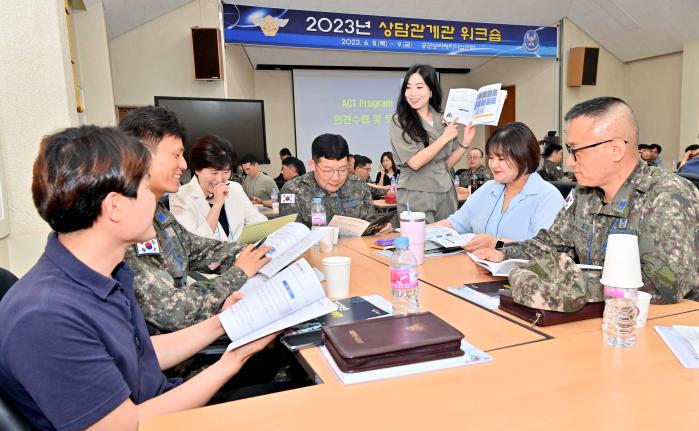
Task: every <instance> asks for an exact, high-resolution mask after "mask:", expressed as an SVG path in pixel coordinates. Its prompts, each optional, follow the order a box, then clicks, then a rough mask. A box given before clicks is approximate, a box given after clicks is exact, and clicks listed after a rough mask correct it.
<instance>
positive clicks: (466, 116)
mask: <svg viewBox="0 0 699 431" xmlns="http://www.w3.org/2000/svg"><path fill="white" fill-rule="evenodd" d="M500 87H501V84H490V85H486V86H484V87H481V88H479V89H478V90H473V89H471V88H452V89H451V90H449V96H448V97H447V104H446V106H445V107H444V119H445V120H447V121H450V122H451V121H454V119H456V120H457V122H458V123H461V124H464V125H468V124H469V123H473V124H474V125H476V124H484V125H487V126H497V125H498V122H499V121H500V113H501V112H502V107H503V105H504V104H505V99H506V98H507V91H505V90H501V89H500Z"/></svg>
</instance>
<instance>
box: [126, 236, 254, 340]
mask: <svg viewBox="0 0 699 431" xmlns="http://www.w3.org/2000/svg"><path fill="white" fill-rule="evenodd" d="M125 260H126V261H127V263H128V264H129V266H130V267H131V269H132V270H133V272H134V290H135V293H136V298H137V300H138V303H139V306H140V308H141V311H142V312H143V315H144V317H145V319H146V320H147V321H148V322H150V323H152V324H153V325H155V326H156V327H157V328H159V329H160V330H162V331H176V330H178V329H182V328H186V327H188V326H191V325H193V324H195V323H198V322H201V321H202V320H205V319H207V318H209V317H211V316H213V315H214V314H216V313H218V312H219V310H220V309H221V306H222V305H223V301H224V300H225V299H226V298H227V297H228V295H230V294H231V293H232V292H233V291H235V290H237V289H239V288H240V287H241V286H242V285H243V284H244V283H245V281H246V280H247V277H246V276H245V274H244V273H243V272H242V271H241V270H240V269H239V268H237V267H233V268H231V269H230V270H229V271H226V272H225V273H224V274H223V275H221V276H220V277H216V278H215V279H213V280H206V281H198V282H196V283H193V284H190V285H188V286H183V287H181V288H178V287H175V284H176V283H175V280H174V279H173V278H172V276H171V275H170V274H169V273H168V272H167V271H166V270H165V269H163V268H160V267H158V266H156V265H153V261H152V260H151V259H147V258H141V257H138V256H136V254H135V252H134V250H133V247H129V248H128V249H127V252H126V257H125Z"/></svg>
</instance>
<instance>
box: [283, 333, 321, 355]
mask: <svg viewBox="0 0 699 431" xmlns="http://www.w3.org/2000/svg"><path fill="white" fill-rule="evenodd" d="M320 332H321V331H311V332H304V333H303V334H287V335H282V337H281V338H280V340H279V341H281V343H282V344H283V345H285V346H286V347H287V349H289V350H291V351H292V352H295V351H297V350H301V349H305V348H306V347H313V346H320V345H321V344H322V343H323V341H322V337H321V333H320Z"/></svg>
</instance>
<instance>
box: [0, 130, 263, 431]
mask: <svg viewBox="0 0 699 431" xmlns="http://www.w3.org/2000/svg"><path fill="white" fill-rule="evenodd" d="M149 166H150V153H149V151H148V150H147V149H146V148H145V147H144V146H142V145H141V144H140V143H139V142H138V141H137V140H136V138H133V137H130V136H127V135H126V134H124V133H123V132H119V131H117V130H114V129H102V128H97V127H94V126H85V127H81V128H73V129H67V130H65V131H62V132H59V133H57V134H55V135H53V136H48V137H46V138H44V140H43V141H42V143H41V147H40V150H39V156H38V158H37V159H36V161H35V163H34V172H33V183H32V193H33V198H34V203H35V205H36V207H37V209H38V211H39V214H40V215H41V217H42V218H43V219H44V220H46V221H47V222H48V223H49V225H50V226H51V228H52V229H53V230H54V231H55V232H53V233H51V234H50V235H49V238H48V243H47V245H46V249H45V251H44V254H43V255H42V256H41V258H40V259H39V261H38V262H37V264H36V265H35V266H34V267H33V268H32V269H31V270H30V271H29V272H28V273H27V274H26V275H25V276H24V277H23V278H22V279H21V280H20V281H18V282H17V283H16V284H15V285H14V286H13V287H12V289H11V290H10V291H9V292H8V293H7V295H6V296H5V298H4V299H3V301H2V302H1V303H0V316H2V317H3V324H2V325H0V393H1V394H2V396H3V398H4V399H7V400H10V402H11V403H12V404H13V405H15V407H17V409H18V410H19V411H20V412H21V413H22V414H23V415H24V416H25V417H26V419H27V420H28V421H29V422H30V423H31V425H32V427H33V428H38V429H65V430H72V429H83V428H86V427H89V426H92V425H96V426H99V427H104V428H111V429H136V427H137V426H138V422H139V420H140V418H142V417H146V416H154V415H160V414H167V413H172V412H175V411H179V410H185V409H189V408H195V407H200V406H202V405H204V404H205V403H206V402H207V401H208V400H209V399H210V398H211V396H212V395H213V394H214V393H215V392H216V391H217V390H218V389H219V388H220V387H221V386H222V385H223V384H224V383H225V382H226V381H228V380H229V379H230V378H231V377H232V376H233V375H234V374H235V373H236V372H237V371H238V370H239V369H240V367H241V366H242V365H243V364H244V363H245V361H246V360H247V359H248V358H249V357H250V355H252V354H253V353H255V352H257V351H258V350H260V349H261V348H262V347H264V346H265V345H266V344H267V343H269V342H270V341H271V339H272V338H273V335H272V336H269V337H265V338H262V339H259V340H257V341H255V342H253V343H250V344H248V345H246V346H243V347H241V348H239V349H236V350H233V351H230V352H227V353H225V354H224V355H223V356H222V357H221V359H220V360H219V361H218V362H216V363H215V364H213V365H212V366H210V367H209V368H207V369H206V370H204V371H202V372H201V373H200V374H199V375H198V376H196V377H194V378H192V379H191V380H189V381H188V382H186V383H182V382H181V380H179V379H167V378H166V377H165V376H164V375H163V374H162V372H161V369H167V368H170V367H172V366H174V365H176V364H178V363H180V362H181V361H182V360H184V359H186V358H187V357H189V356H191V355H193V354H195V353H196V352H198V351H199V350H201V349H202V348H203V347H205V346H206V345H208V344H209V343H211V342H212V341H213V340H215V339H216V338H218V337H219V336H221V335H223V333H224V331H223V328H222V326H221V323H220V321H219V319H218V317H217V316H213V317H211V318H209V319H207V320H205V321H203V322H201V323H199V324H197V325H194V326H192V327H189V328H187V329H184V330H181V331H177V332H173V333H171V334H168V335H161V336H156V337H152V338H151V337H149V335H148V331H147V329H146V325H145V320H144V318H143V314H142V313H141V310H140V309H139V307H138V303H137V301H136V297H135V295H134V291H133V273H132V272H131V270H130V269H129V267H128V266H127V265H126V264H125V263H124V262H123V257H124V251H125V250H126V248H127V247H128V246H129V245H130V244H133V243H135V242H138V241H145V240H147V239H149V238H153V236H154V234H155V232H154V230H153V225H152V223H151V221H152V217H153V212H154V210H155V202H156V201H155V197H154V195H153V193H152V192H151V191H150V176H149V174H148V169H149ZM262 249H263V248H262V247H261V248H260V250H262ZM266 251H267V249H264V250H262V251H260V252H259V253H257V252H256V251H252V250H251V247H249V248H246V249H245V250H244V251H243V253H245V254H247V255H252V257H251V258H256V259H260V258H261V257H262V256H263V255H264V253H266ZM253 253H257V254H253ZM240 297H241V295H240V294H236V295H234V296H233V297H232V298H230V300H228V301H227V304H225V305H230V304H232V303H233V302H235V301H236V300H237V299H239V298H240Z"/></svg>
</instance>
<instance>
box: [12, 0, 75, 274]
mask: <svg viewBox="0 0 699 431" xmlns="http://www.w3.org/2000/svg"><path fill="white" fill-rule="evenodd" d="M0 52H2V53H3V65H2V73H0V94H2V97H0V170H1V172H0V177H2V178H0V180H4V185H5V189H6V193H7V203H8V207H9V217H10V234H9V236H8V237H6V238H3V239H0V250H1V251H0V266H4V267H8V268H9V269H10V270H11V271H13V272H15V273H16V274H18V275H22V274H24V273H25V272H26V271H27V269H29V268H30V267H31V265H33V264H34V263H35V262H36V260H37V258H38V257H39V255H40V254H41V253H42V252H43V249H44V245H45V243H46V235H47V233H48V232H49V227H48V225H47V224H46V223H45V222H44V221H43V220H41V218H40V217H39V216H38V214H37V212H36V209H35V208H34V204H33V202H32V197H31V172H32V165H33V162H34V159H35V157H36V155H37V152H38V148H39V142H40V140H41V138H42V137H43V136H44V135H45V134H47V133H51V132H53V131H56V130H58V129H61V128H64V127H68V126H71V125H76V124H77V121H78V117H77V112H76V107H75V96H74V93H73V82H72V73H71V66H70V62H69V58H70V55H69V52H68V45H67V29H66V17H65V12H64V4H63V0H54V1H52V2H46V1H45V2H33V1H27V2H24V1H23V2H15V3H13V5H12V7H7V8H4V10H3V13H2V14H0Z"/></svg>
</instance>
